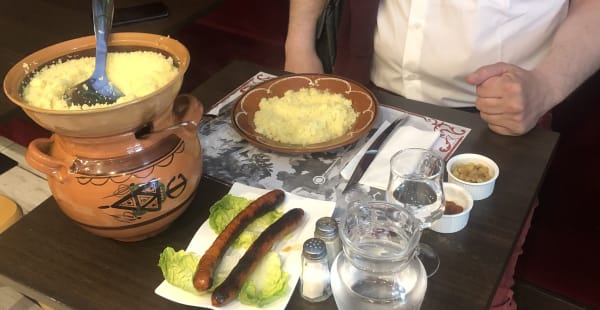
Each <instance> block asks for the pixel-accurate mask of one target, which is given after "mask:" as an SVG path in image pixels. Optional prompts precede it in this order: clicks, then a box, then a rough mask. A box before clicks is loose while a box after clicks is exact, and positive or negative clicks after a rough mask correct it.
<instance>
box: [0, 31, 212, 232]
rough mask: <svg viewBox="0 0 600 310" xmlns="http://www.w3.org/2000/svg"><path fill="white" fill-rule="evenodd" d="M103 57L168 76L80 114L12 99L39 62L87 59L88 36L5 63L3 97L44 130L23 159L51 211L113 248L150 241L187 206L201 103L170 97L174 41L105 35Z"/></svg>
mask: <svg viewBox="0 0 600 310" xmlns="http://www.w3.org/2000/svg"><path fill="white" fill-rule="evenodd" d="M108 45H109V46H108V48H109V51H121V52H127V51H138V50H148V51H154V52H159V53H162V54H164V55H166V56H170V57H172V59H173V60H174V64H175V66H176V67H177V68H178V74H177V76H176V77H175V78H174V79H173V80H171V81H170V82H169V83H167V84H166V85H165V86H163V87H161V88H160V89H157V90H156V91H154V92H152V93H150V94H148V95H146V96H143V97H140V98H137V99H135V100H132V101H129V102H126V103H121V104H114V105H112V106H109V107H102V108H97V109H90V110H76V111H55V110H47V109H41V108H37V107H33V106H30V105H29V104H27V102H25V101H24V100H23V98H22V96H21V92H22V88H23V86H24V85H26V83H27V82H28V81H29V79H30V77H31V75H32V74H34V73H35V72H36V71H37V70H39V69H40V68H43V67H44V66H45V65H47V64H51V63H56V62H58V61H64V60H68V59H71V58H78V57H82V56H93V54H94V48H95V39H94V36H87V37H82V38H77V39H73V40H69V41H64V42H60V43H57V44H55V45H52V46H49V47H46V48H44V49H41V50H39V51H37V52H35V53H33V54H31V55H29V56H27V57H25V58H24V59H22V60H21V61H19V62H18V63H17V64H16V65H15V66H13V67H12V68H11V69H10V70H9V72H8V73H7V75H6V77H5V78H4V83H3V86H4V92H5V93H6V95H7V96H8V97H9V98H10V99H11V101H12V102H13V103H14V104H16V105H18V106H20V107H21V108H22V109H23V110H24V111H25V113H27V115H29V117H31V119H33V120H34V121H35V122H36V123H38V124H39V125H40V126H42V127H44V128H46V129H48V130H49V131H52V132H53V133H54V134H53V135H52V137H50V139H46V138H41V139H36V140H34V141H32V142H31V143H30V145H29V147H28V149H27V153H26V155H25V158H26V160H27V161H28V162H29V164H30V165H31V166H32V167H34V168H35V169H38V170H40V171H41V172H43V173H45V174H46V175H47V176H48V185H49V186H50V190H51V191H52V195H53V196H54V198H55V199H56V201H57V203H58V205H59V207H60V208H61V210H62V211H63V212H64V213H65V214H66V215H67V216H68V217H69V218H70V219H72V220H73V221H75V222H76V223H77V224H79V225H80V226H81V227H83V228H84V229H86V230H88V231H90V232H92V233H94V234H96V235H100V236H104V237H109V238H114V239H117V240H123V241H136V240H141V239H145V238H148V237H151V236H153V235H156V234H157V233H159V232H161V231H162V230H164V229H166V228H167V227H168V226H169V224H170V223H171V222H172V221H173V220H175V218H177V217H178V216H179V215H181V214H182V213H183V211H184V210H185V209H186V208H187V207H188V206H189V204H190V202H191V201H192V199H193V198H194V195H195V192H196V188H197V185H198V182H199V180H200V177H201V174H202V152H201V146H200V142H199V140H198V136H197V133H196V129H197V128H196V127H197V124H198V122H199V121H200V119H201V117H202V105H201V104H200V103H199V102H198V101H197V100H196V99H195V98H193V97H191V96H179V97H176V96H177V94H178V93H179V90H180V87H181V84H182V80H183V76H184V73H185V71H186V70H187V68H188V66H189V52H188V50H187V49H186V48H185V46H183V45H182V44H181V43H180V42H178V41H176V40H174V39H172V38H169V37H165V36H160V35H155V34H149V33H115V34H113V35H111V37H110V38H109V42H108Z"/></svg>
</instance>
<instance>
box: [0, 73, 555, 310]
mask: <svg viewBox="0 0 600 310" xmlns="http://www.w3.org/2000/svg"><path fill="white" fill-rule="evenodd" d="M261 70H262V71H266V72H272V73H275V74H278V73H281V72H276V71H272V70H267V69H265V68H262V67H259V66H256V65H253V64H249V63H244V62H235V63H232V64H231V65H229V66H228V67H226V68H225V69H224V70H222V71H221V72H219V73H217V74H216V75H214V77H213V78H211V79H210V80H208V81H207V82H206V83H204V84H203V85H201V86H200V87H198V88H197V89H196V90H195V91H194V92H193V93H194V94H195V95H196V96H197V97H198V98H200V99H201V100H202V101H203V103H204V104H205V105H207V106H209V105H211V104H213V103H214V102H216V101H217V100H218V99H220V98H222V97H223V96H224V95H225V94H226V93H228V92H229V91H231V90H232V89H234V88H235V87H236V86H237V85H240V84H241V83H242V82H244V81H246V80H247V79H248V78H250V77H251V76H252V75H254V74H255V73H256V72H258V71H261ZM376 95H377V97H378V98H379V100H380V101H381V103H384V104H390V105H397V106H399V107H402V108H404V109H406V110H409V111H412V112H416V113H420V114H423V115H428V116H432V117H435V118H438V119H442V120H445V121H449V122H453V123H456V124H460V125H464V126H467V127H470V128H471V129H472V131H471V133H470V134H469V136H468V137H467V139H466V141H464V142H463V143H462V144H461V146H460V147H459V149H458V150H457V153H464V152H476V153H482V154H488V155H489V156H491V157H492V158H494V160H496V162H497V163H498V165H499V166H500V177H499V179H498V181H497V183H496V189H495V192H494V194H493V195H492V196H491V197H490V198H488V199H485V200H482V201H478V202H476V205H475V207H474V210H473V211H472V212H471V219H470V221H469V224H468V225H467V227H466V228H465V229H463V230H462V231H460V232H457V233H454V234H447V235H444V234H438V233H435V232H432V231H426V232H425V233H424V235H423V240H424V241H425V242H427V243H429V244H430V245H432V246H433V247H434V248H435V249H436V250H437V251H438V254H439V255H440V257H441V266H440V269H439V271H438V272H437V274H436V275H435V276H434V277H432V278H430V279H429V281H428V288H427V294H426V297H425V301H424V303H423V306H422V309H487V308H488V307H489V304H490V302H491V298H492V297H493V294H494V292H495V290H496V287H497V285H498V282H499V281H500V278H501V275H502V272H503V270H504V267H505V264H506V262H507V260H508V258H509V257H510V254H511V252H512V247H513V244H514V243H515V241H516V239H517V236H518V233H519V231H520V228H521V226H522V225H523V222H524V220H525V217H526V215H527V213H528V211H529V209H530V206H531V205H532V202H533V201H534V199H535V197H536V193H537V190H538V187H539V185H540V183H541V180H542V178H543V175H544V171H545V169H546V166H547V164H548V162H549V160H550V158H551V156H552V153H553V150H554V147H555V145H556V142H557V140H558V134H556V133H553V132H550V131H546V130H542V129H534V130H533V131H532V132H530V133H529V134H527V135H525V136H522V137H506V136H500V135H496V134H494V133H492V132H491V131H489V130H488V129H487V127H486V125H485V123H483V122H482V121H481V120H480V119H479V117H478V116H477V115H476V114H471V113H466V112H461V111H456V110H450V109H446V108H440V107H436V106H433V105H428V104H422V103H417V102H414V101H410V100H406V99H403V98H401V97H398V96H394V95H391V94H388V93H385V92H379V91H377V92H376ZM228 188H229V187H228V184H224V183H222V182H220V181H218V180H215V179H213V178H210V177H206V176H205V177H204V178H203V179H202V181H201V183H200V186H199V188H198V193H199V194H198V195H197V197H196V199H195V200H194V202H193V203H192V206H190V208H189V209H188V210H187V211H186V212H185V213H184V214H183V215H182V216H181V217H180V218H179V219H177V220H176V222H175V223H174V224H173V225H172V227H170V228H169V229H168V230H166V231H165V232H163V233H162V234H160V235H158V236H156V237H154V238H151V239H148V240H144V241H140V242H135V243H122V242H117V241H113V240H110V239H104V238H100V237H96V236H94V235H91V234H89V233H87V232H85V231H83V230H81V229H80V228H79V227H77V226H75V225H74V224H73V223H71V222H70V221H69V220H68V219H67V218H66V217H65V216H64V215H63V214H62V213H61V211H60V210H59V209H58V207H57V205H56V202H55V201H54V199H52V198H50V199H48V200H47V201H46V202H44V203H43V204H42V205H40V206H39V207H38V208H36V209H35V210H34V211H32V212H31V213H29V214H28V215H27V216H25V217H24V218H23V219H22V220H21V221H20V222H18V223H17V224H15V225H14V226H13V227H11V228H10V229H9V230H7V231H6V232H5V233H4V234H2V235H0V253H2V255H0V282H5V283H6V284H8V285H11V286H13V287H15V288H16V289H18V290H20V291H22V292H23V293H25V294H27V295H29V296H31V297H33V298H35V299H39V300H40V301H42V302H43V303H46V304H49V305H50V306H53V307H56V308H85V309H119V308H127V309H173V308H185V307H184V306H182V305H179V304H176V303H172V302H170V301H167V300H165V299H163V298H161V297H159V296H157V295H155V294H154V293H153V291H154V288H155V287H156V286H157V285H158V284H159V283H160V282H161V281H162V275H161V272H160V270H159V268H158V267H157V266H156V265H157V261H158V255H159V253H161V251H162V250H163V249H164V248H165V247H166V246H173V247H174V248H176V249H178V248H185V247H186V246H187V244H188V243H189V241H190V240H191V238H192V236H193V234H194V232H195V231H196V230H197V229H198V228H199V227H200V225H201V224H202V222H203V221H204V220H205V219H206V218H207V216H208V207H209V206H210V205H211V204H212V203H213V202H215V201H216V200H217V199H219V198H220V197H221V196H222V195H223V194H225V193H226V192H227V191H228ZM334 307H335V303H334V302H333V299H332V298H330V299H328V300H327V301H326V302H323V303H318V304H310V303H308V302H306V301H304V300H303V299H302V298H301V297H299V295H298V293H297V291H296V292H295V293H294V295H293V296H292V299H291V301H290V303H289V305H288V309H332V308H334Z"/></svg>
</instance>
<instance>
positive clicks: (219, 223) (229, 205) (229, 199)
mask: <svg viewBox="0 0 600 310" xmlns="http://www.w3.org/2000/svg"><path fill="white" fill-rule="evenodd" d="M250 202H251V201H250V200H248V199H246V198H243V197H237V196H233V195H231V194H226V195H225V196H223V198H221V199H219V201H217V202H215V203H214V204H213V205H212V206H211V207H210V210H209V212H210V216H209V217H208V223H209V224H210V228H212V229H213V230H214V232H215V233H217V234H220V233H221V232H222V231H223V229H225V227H226V226H227V224H229V222H231V220H232V219H233V218H234V217H235V216H236V215H237V214H238V213H240V211H242V210H243V209H244V208H246V207H247V206H248V205H249V204H250Z"/></svg>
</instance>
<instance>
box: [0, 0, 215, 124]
mask: <svg viewBox="0 0 600 310" xmlns="http://www.w3.org/2000/svg"><path fill="white" fill-rule="evenodd" d="M161 1H162V2H163V3H164V4H165V5H166V6H167V8H168V11H169V16H168V17H166V18H160V19H156V20H151V21H145V22H139V23H134V24H129V25H122V26H117V27H113V29H112V31H113V32H130V31H133V32H149V33H156V34H162V35H170V34H174V33H175V32H176V31H178V30H179V29H181V28H182V27H183V26H185V25H186V24H188V23H190V22H192V21H194V20H195V19H196V18H198V17H199V16H201V15H203V14H206V13H207V12H209V11H210V9H211V8H213V7H214V6H215V5H217V4H219V3H220V2H221V1H222V0H193V1H192V0H161ZM150 2H155V0H117V1H114V4H115V8H123V7H131V6H134V5H139V4H145V3H150ZM0 29H2V31H0V42H2V44H0V78H1V79H2V80H3V79H4V76H5V75H6V73H7V72H8V70H10V68H11V67H12V66H14V65H15V64H16V63H17V62H18V61H19V60H21V59H22V58H24V57H25V56H27V55H29V54H31V53H33V52H35V51H37V50H39V49H42V48H44V47H46V46H49V45H52V44H56V43H59V42H62V41H65V40H69V39H74V38H77V37H81V36H87V35H93V30H94V27H93V21H92V1H91V0H77V1H74V0H52V1H47V0H18V1H0ZM17 111H18V109H17V108H16V106H15V105H13V104H12V103H10V102H9V101H8V98H7V97H6V96H5V94H4V92H1V94H0V123H2V122H4V121H7V120H9V119H10V118H11V117H12V116H13V115H14V114H15V113H16V112H17Z"/></svg>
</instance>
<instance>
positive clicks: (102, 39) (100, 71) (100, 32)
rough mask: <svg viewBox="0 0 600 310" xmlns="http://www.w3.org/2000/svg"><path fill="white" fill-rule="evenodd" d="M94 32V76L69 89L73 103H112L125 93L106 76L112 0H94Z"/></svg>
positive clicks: (112, 10)
mask: <svg viewBox="0 0 600 310" xmlns="http://www.w3.org/2000/svg"><path fill="white" fill-rule="evenodd" d="M92 12H93V15H94V34H95V36H96V64H95V68H94V73H92V76H91V77H90V78H89V79H87V80H85V81H83V82H81V83H79V84H77V85H75V86H74V87H72V88H70V89H68V90H67V92H66V93H65V97H66V100H67V102H69V103H70V104H71V105H84V104H87V105H94V104H96V103H103V104H106V103H108V104H112V103H114V102H115V101H116V100H117V99H118V98H119V97H121V96H123V93H122V92H121V91H120V90H118V89H117V88H116V87H114V86H113V85H112V83H110V81H109V80H108V77H107V76H106V55H107V52H108V46H107V41H108V36H109V34H110V30H111V28H112V20H113V12H114V4H113V1H112V0H92Z"/></svg>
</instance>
